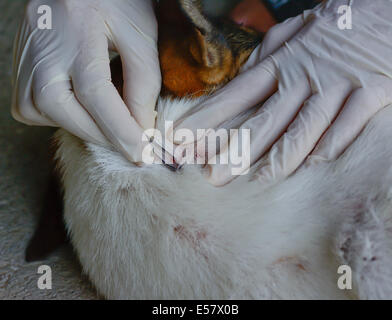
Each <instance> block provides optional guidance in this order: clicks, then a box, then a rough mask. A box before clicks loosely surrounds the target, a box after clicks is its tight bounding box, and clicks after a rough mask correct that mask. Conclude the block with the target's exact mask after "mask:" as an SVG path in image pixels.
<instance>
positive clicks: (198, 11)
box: [178, 0, 214, 35]
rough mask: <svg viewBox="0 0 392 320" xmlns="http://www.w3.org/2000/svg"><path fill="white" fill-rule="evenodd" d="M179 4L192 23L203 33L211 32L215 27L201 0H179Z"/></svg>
mask: <svg viewBox="0 0 392 320" xmlns="http://www.w3.org/2000/svg"><path fill="white" fill-rule="evenodd" d="M178 2H179V5H180V7H181V9H182V11H183V12H184V13H185V15H186V16H187V17H188V19H189V20H190V21H191V22H192V24H193V25H194V26H195V27H196V28H197V29H198V30H199V31H200V32H201V33H202V34H203V35H208V34H211V33H212V32H213V30H214V27H213V26H212V24H211V23H210V21H209V20H208V18H207V17H206V15H205V14H204V12H203V3H202V1H201V0H178Z"/></svg>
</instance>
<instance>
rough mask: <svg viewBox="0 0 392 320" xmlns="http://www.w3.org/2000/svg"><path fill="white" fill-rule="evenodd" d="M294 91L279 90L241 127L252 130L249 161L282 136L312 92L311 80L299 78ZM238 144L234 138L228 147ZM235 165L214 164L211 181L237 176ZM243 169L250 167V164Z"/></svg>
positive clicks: (251, 161)
mask: <svg viewBox="0 0 392 320" xmlns="http://www.w3.org/2000/svg"><path fill="white" fill-rule="evenodd" d="M290 92H295V94H288V93H286V92H285V93H282V92H280V91H278V92H277V93H275V94H274V95H273V96H272V97H271V98H270V99H268V101H267V102H266V103H265V104H264V105H263V106H262V107H261V108H260V110H259V111H257V112H256V113H255V115H254V116H252V117H251V118H250V119H249V120H247V121H246V122H245V123H244V124H243V125H242V126H241V127H240V129H239V130H240V131H244V130H246V129H249V130H250V131H251V137H250V149H249V150H250V155H249V159H250V162H249V165H251V164H253V163H255V162H256V161H257V160H258V159H259V158H260V157H261V156H262V155H263V154H264V153H265V152H266V151H267V150H268V149H269V148H270V147H271V146H272V144H273V143H274V142H275V141H277V140H278V139H279V137H280V136H281V135H282V133H283V132H284V131H285V130H286V129H287V127H288V126H289V124H290V123H291V122H292V121H293V119H294V118H295V116H296V114H297V113H298V110H299V109H300V107H301V106H302V105H303V103H304V101H306V99H308V98H309V96H310V95H311V93H312V92H311V88H310V86H309V84H308V82H307V81H298V82H297V83H296V84H295V85H294V87H293V88H292V91H290ZM288 97H290V99H288ZM236 144H237V141H236V140H234V144H232V142H231V141H230V145H229V148H227V149H228V150H233V151H235V148H236ZM199 152H200V151H199ZM226 152H227V151H226ZM214 155H215V154H214V153H212V154H209V155H208V157H209V158H210V159H211V158H212V156H214ZM235 167H236V166H235V165H233V163H232V162H229V164H227V165H221V164H212V165H211V168H210V177H209V181H210V182H211V183H212V184H213V185H216V186H222V185H224V184H227V183H229V182H230V181H231V180H233V179H234V178H235V177H236V175H233V168H235ZM241 169H242V171H246V170H248V169H249V166H248V167H242V168H241ZM237 173H239V172H237Z"/></svg>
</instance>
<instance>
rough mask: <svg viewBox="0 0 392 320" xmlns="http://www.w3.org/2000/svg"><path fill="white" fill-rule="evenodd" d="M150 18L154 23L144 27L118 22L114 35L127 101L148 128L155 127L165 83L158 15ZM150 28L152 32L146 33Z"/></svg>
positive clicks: (135, 116)
mask: <svg viewBox="0 0 392 320" xmlns="http://www.w3.org/2000/svg"><path fill="white" fill-rule="evenodd" d="M145 2H149V1H145ZM130 5H132V3H130ZM139 6H140V5H139ZM149 20H151V21H150V22H149V24H151V26H149V28H143V29H139V28H129V26H121V25H119V26H117V25H116V22H114V24H115V28H117V29H119V30H118V31H117V32H115V33H114V35H113V36H114V37H115V38H114V44H115V46H116V49H117V51H118V53H119V54H120V56H121V60H122V65H123V77H124V90H123V92H124V100H125V103H126V105H127V106H128V107H129V109H130V111H131V114H132V115H133V117H134V118H135V119H136V120H137V122H138V123H139V125H140V126H141V127H143V128H145V129H149V128H153V127H155V118H156V112H155V106H156V101H157V99H158V96H159V93H160V90H161V82H162V79H161V70H160V64H159V55H158V48H157V36H156V34H157V32H158V31H157V24H156V21H155V19H154V17H151V19H149ZM120 21H121V20H120ZM124 21H128V20H124ZM146 29H147V30H151V31H150V32H148V33H145V32H142V30H146ZM124 30H127V32H124ZM154 31H155V32H154Z"/></svg>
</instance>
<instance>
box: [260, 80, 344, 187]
mask: <svg viewBox="0 0 392 320" xmlns="http://www.w3.org/2000/svg"><path fill="white" fill-rule="evenodd" d="M339 88H340V90H336V88H330V89H329V90H327V91H326V92H324V93H323V94H320V93H317V94H315V95H313V96H312V97H311V98H310V99H309V100H307V101H306V102H305V104H304V106H303V108H302V109H301V111H300V112H299V114H298V116H297V117H296V119H295V120H294V122H293V123H292V124H291V125H290V127H289V128H288V130H287V132H286V133H285V134H284V135H283V136H282V137H281V138H280V139H279V141H278V142H277V143H275V144H274V146H273V147H272V148H271V150H270V152H269V154H268V159H267V164H266V165H264V166H263V167H262V168H261V169H260V170H259V171H258V172H257V173H256V174H255V177H256V178H257V179H258V180H259V181H260V182H261V183H265V184H269V183H274V182H276V181H279V180H281V179H283V178H285V177H287V176H289V175H290V174H291V173H293V172H294V171H295V170H296V169H297V168H298V167H299V166H300V165H301V164H302V163H303V161H304V160H305V159H306V157H307V156H308V155H309V154H310V153H311V151H312V150H313V149H314V147H315V146H316V144H317V142H318V141H319V140H320V138H321V136H322V135H323V133H324V132H325V131H326V130H327V128H328V127H329V126H330V125H331V123H332V121H333V119H334V118H335V117H336V115H337V114H338V112H339V110H340V109H341V107H342V106H343V105H344V103H345V101H346V99H347V97H348V95H349V93H350V91H351V87H350V85H348V84H346V85H344V84H342V85H341V86H340V87H339Z"/></svg>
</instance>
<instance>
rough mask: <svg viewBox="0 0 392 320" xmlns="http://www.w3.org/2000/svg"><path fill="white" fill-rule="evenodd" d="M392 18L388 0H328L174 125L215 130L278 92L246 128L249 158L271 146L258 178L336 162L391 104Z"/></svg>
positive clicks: (278, 31)
mask: <svg viewBox="0 0 392 320" xmlns="http://www.w3.org/2000/svg"><path fill="white" fill-rule="evenodd" d="M342 5H351V10H352V30H341V29H339V27H338V21H339V19H341V17H342V14H341V12H342V11H339V7H340V6H342ZM391 17H392V2H391V1H390V0H351V1H349V0H330V1H325V2H323V3H322V4H321V5H319V6H318V7H317V8H315V9H314V10H310V11H306V12H305V13H304V14H302V15H300V16H298V17H296V18H293V19H290V20H288V21H287V22H284V23H282V24H280V25H277V26H275V27H274V28H273V29H272V30H271V31H270V32H269V33H268V34H267V36H266V38H265V40H264V42H263V44H262V45H261V46H260V47H259V48H258V49H256V51H255V52H254V53H253V55H252V56H251V58H250V60H249V61H248V62H247V64H246V66H245V68H244V72H243V73H241V74H240V75H239V76H238V77H237V78H236V79H234V80H233V81H231V82H230V83H229V84H228V85H227V86H225V87H224V88H223V89H221V90H220V91H217V92H216V93H215V94H213V95H212V96H211V98H209V99H208V100H207V101H206V102H205V103H203V104H202V105H200V106H199V108H198V110H199V111H197V112H195V113H194V114H192V115H188V117H187V118H185V119H184V120H183V121H182V122H179V124H178V125H177V127H176V129H181V128H189V129H191V130H193V131H194V132H195V131H196V129H197V128H217V127H219V126H220V125H221V124H222V123H223V122H224V121H225V120H227V119H230V118H233V117H234V116H235V115H236V114H239V113H240V112H242V111H244V110H246V109H248V108H250V107H252V106H255V105H256V104H258V103H260V102H262V101H263V100H265V99H266V98H268V97H270V95H271V93H273V92H275V93H274V94H273V95H272V96H271V97H270V98H269V99H268V100H267V102H265V103H264V104H263V106H262V107H261V108H260V109H259V111H258V112H257V113H255V114H254V115H253V116H252V117H251V118H249V119H248V120H247V121H246V122H245V123H244V124H243V126H242V128H245V129H246V128H249V129H251V149H250V150H251V153H250V158H251V163H254V162H255V161H257V160H258V159H259V158H260V157H261V156H263V155H264V154H265V153H266V152H267V151H269V153H268V157H267V158H266V159H267V160H266V161H265V162H264V166H262V167H261V169H260V170H259V171H258V173H257V177H258V178H259V179H260V181H261V182H263V183H274V182H276V181H279V180H281V179H283V178H285V177H287V176H288V175H290V174H291V173H292V172H294V171H295V170H296V169H297V168H298V167H299V166H300V165H301V164H302V163H303V162H304V160H306V159H307V158H308V159H309V161H310V162H312V160H313V161H331V160H334V159H336V158H337V157H338V156H339V155H341V154H342V153H343V152H344V150H345V149H346V148H347V147H348V146H349V145H350V144H351V143H352V142H353V140H354V139H355V138H356V137H357V136H358V135H359V133H360V132H361V130H362V129H363V128H364V126H365V125H366V123H367V122H368V121H369V119H370V118H371V117H372V116H373V115H374V114H375V113H376V112H378V111H379V110H380V109H381V108H383V107H385V106H387V105H388V104H390V103H392V80H391V78H392V20H391ZM276 89H277V91H276ZM385 143H389V142H387V141H386V142H385ZM185 147H186V146H183V148H185ZM271 147H272V148H271ZM198 152H199V154H202V152H203V151H202V150H200V151H198ZM178 154H181V152H179V153H178ZM309 155H310V157H308V156H309ZM213 156H215V150H212V151H211V152H210V154H208V157H209V158H211V157H213ZM177 161H181V159H179V157H177ZM210 169H211V170H210V172H211V175H210V177H209V179H210V181H211V183H213V184H214V185H224V184H226V183H228V182H229V181H231V180H232V179H234V178H235V176H233V175H232V171H231V169H232V168H231V166H230V165H219V164H217V165H211V168H210Z"/></svg>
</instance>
